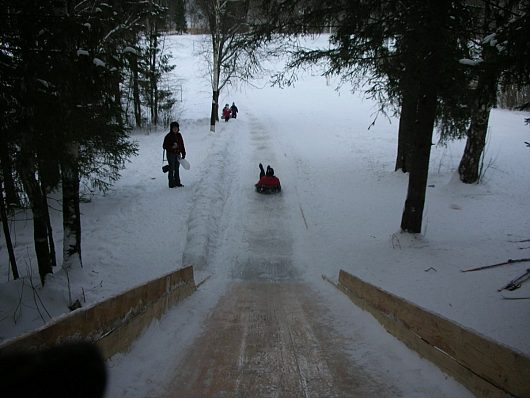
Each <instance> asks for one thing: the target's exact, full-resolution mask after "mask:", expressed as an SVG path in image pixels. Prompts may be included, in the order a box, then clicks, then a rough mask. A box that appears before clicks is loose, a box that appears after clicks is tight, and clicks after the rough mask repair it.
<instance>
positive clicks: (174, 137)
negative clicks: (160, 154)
mask: <svg viewBox="0 0 530 398" xmlns="http://www.w3.org/2000/svg"><path fill="white" fill-rule="evenodd" d="M175 143H177V146H176V147H174V144H175ZM162 147H163V148H164V149H165V150H166V152H167V153H175V154H177V153H178V154H180V156H181V157H182V158H183V159H184V158H185V157H186V149H185V148H184V140H183V139H182V134H180V133H176V134H175V133H173V132H172V131H170V132H169V133H167V134H166V136H165V137H164V144H163V145H162Z"/></svg>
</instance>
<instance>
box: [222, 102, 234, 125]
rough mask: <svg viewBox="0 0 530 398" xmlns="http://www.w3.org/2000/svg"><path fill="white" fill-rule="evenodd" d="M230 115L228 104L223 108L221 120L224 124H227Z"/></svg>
mask: <svg viewBox="0 0 530 398" xmlns="http://www.w3.org/2000/svg"><path fill="white" fill-rule="evenodd" d="M230 115H232V111H231V110H230V107H229V106H228V104H226V105H225V107H224V108H223V119H224V120H225V122H228V119H230Z"/></svg>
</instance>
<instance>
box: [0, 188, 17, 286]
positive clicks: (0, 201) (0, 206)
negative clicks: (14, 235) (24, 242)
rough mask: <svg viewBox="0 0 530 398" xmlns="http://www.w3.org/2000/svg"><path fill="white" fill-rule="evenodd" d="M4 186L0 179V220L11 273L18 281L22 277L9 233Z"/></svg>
mask: <svg viewBox="0 0 530 398" xmlns="http://www.w3.org/2000/svg"><path fill="white" fill-rule="evenodd" d="M3 188H4V184H3V181H2V180H1V179H0V193H1V195H2V196H0V218H2V227H3V229H4V236H5V238H6V247H7V252H8V254H9V264H10V265H11V272H12V273H13V279H18V278H19V277H20V276H19V274H18V268H17V260H16V257H15V251H14V250H13V243H12V242H11V233H10V231H9V221H8V220H7V211H6V206H5V202H4V195H3Z"/></svg>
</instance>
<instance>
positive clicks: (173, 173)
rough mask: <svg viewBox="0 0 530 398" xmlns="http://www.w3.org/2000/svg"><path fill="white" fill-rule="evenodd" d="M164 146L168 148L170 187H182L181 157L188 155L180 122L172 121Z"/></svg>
mask: <svg viewBox="0 0 530 398" xmlns="http://www.w3.org/2000/svg"><path fill="white" fill-rule="evenodd" d="M162 147H163V148H164V149H165V150H166V157H167V162H168V164H169V172H168V176H167V177H168V180H169V187H170V188H175V187H182V186H183V185H182V184H181V183H180V175H179V167H180V163H179V159H184V158H185V157H186V149H185V148H184V139H183V138H182V134H180V126H179V124H178V122H171V124H170V125H169V133H167V134H166V136H165V137H164V144H163V145H162Z"/></svg>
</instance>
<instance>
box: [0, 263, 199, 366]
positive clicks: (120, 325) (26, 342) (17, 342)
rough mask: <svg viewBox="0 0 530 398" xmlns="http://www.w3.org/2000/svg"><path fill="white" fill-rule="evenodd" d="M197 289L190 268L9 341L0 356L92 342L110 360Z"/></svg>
mask: <svg viewBox="0 0 530 398" xmlns="http://www.w3.org/2000/svg"><path fill="white" fill-rule="evenodd" d="M195 289H196V287H195V281H194V277H193V267H192V266H188V267H185V268H182V269H179V270H177V271H174V272H171V273H169V274H166V275H164V276H161V277H160V278H157V279H155V280H153V281H150V282H147V283H145V284H143V285H140V286H138V287H135V288H133V289H130V290H128V291H126V292H124V293H122V294H119V295H117V296H114V297H110V298H108V299H106V300H105V301H102V302H99V303H96V304H94V305H91V306H88V307H86V308H80V309H77V310H75V311H73V312H71V313H69V314H67V315H64V316H62V317H60V318H58V319H55V320H53V321H52V322H51V323H49V324H47V325H45V326H43V327H42V328H40V329H37V330H35V331H33V332H30V333H27V334H25V335H22V336H19V337H16V338H14V339H11V340H7V341H5V342H3V343H2V344H0V354H2V353H4V352H11V351H18V350H33V349H41V348H46V347H50V346H53V345H57V344H61V343H63V342H67V341H75V340H88V341H92V342H95V343H96V344H97V345H98V347H99V348H100V349H101V352H102V354H103V356H104V357H105V358H110V357H111V356H112V355H114V354H116V353H118V352H122V351H126V350H127V349H128V348H129V346H130V344H131V343H132V342H133V341H134V340H135V339H136V338H137V337H138V336H139V335H140V334H141V333H142V332H143V331H144V330H145V328H147V326H149V325H150V324H151V322H152V321H153V320H154V319H155V318H160V317H161V316H162V315H163V314H164V313H165V312H166V311H167V310H168V309H169V308H170V307H171V306H172V305H173V304H175V303H177V302H178V301H180V300H182V299H184V298H185V297H187V296H189V295H191V294H192V293H193V292H194V291H195Z"/></svg>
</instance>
